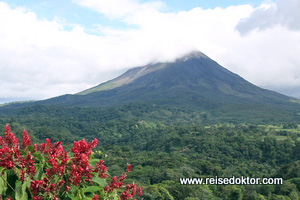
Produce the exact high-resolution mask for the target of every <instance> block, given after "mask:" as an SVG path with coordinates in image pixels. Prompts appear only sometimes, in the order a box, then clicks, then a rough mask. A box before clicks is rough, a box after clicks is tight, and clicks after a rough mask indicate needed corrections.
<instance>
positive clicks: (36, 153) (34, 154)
mask: <svg viewBox="0 0 300 200" xmlns="http://www.w3.org/2000/svg"><path fill="white" fill-rule="evenodd" d="M32 155H33V156H34V157H35V158H37V159H38V160H40V161H43V160H44V157H43V156H42V155H41V154H40V153H38V152H34V153H32Z"/></svg>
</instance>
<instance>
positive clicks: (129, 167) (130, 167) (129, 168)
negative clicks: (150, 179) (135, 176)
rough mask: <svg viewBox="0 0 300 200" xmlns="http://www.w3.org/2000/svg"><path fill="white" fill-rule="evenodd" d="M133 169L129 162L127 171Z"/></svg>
mask: <svg viewBox="0 0 300 200" xmlns="http://www.w3.org/2000/svg"><path fill="white" fill-rule="evenodd" d="M131 171H132V165H131V164H127V172H131Z"/></svg>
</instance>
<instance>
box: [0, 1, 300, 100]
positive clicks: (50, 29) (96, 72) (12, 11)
mask: <svg viewBox="0 0 300 200" xmlns="http://www.w3.org/2000/svg"><path fill="white" fill-rule="evenodd" d="M299 11H300V1H299V0H274V1H272V0H153V1H152V0H64V1H61V0H51V1H49V0H47V1H46V0H45V1H43V0H26V1H23V0H5V1H1V0H0V91H1V92H0V103H5V102H10V101H17V100H39V99H46V98H50V97H55V96H59V95H63V94H74V93H77V92H80V91H82V90H85V89H87V88H90V87H93V86H95V85H98V84H100V83H102V82H105V81H107V80H110V79H112V78H114V77H116V76H118V75H120V74H122V73H123V72H125V71H126V70H128V69H130V68H132V67H137V66H143V65H146V64H148V63H150V62H164V61H172V60H174V59H176V58H177V57H179V56H182V55H184V54H186V53H188V52H190V51H192V50H199V51H201V52H203V53H205V54H206V55H207V56H209V57H210V58H212V59H214V60H215V61H217V62H218V63H219V64H221V65H222V66H224V67H225V68H227V69H229V70H230V71H232V72H234V73H237V74H238V75H240V76H242V77H243V78H245V79H246V80H248V81H250V82H251V83H253V84H255V85H258V86H260V87H262V88H266V89H270V90H275V91H277V92H280V93H283V94H286V95H289V96H293V97H296V98H300V56H299V55H300V12H299Z"/></svg>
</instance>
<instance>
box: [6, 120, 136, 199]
mask: <svg viewBox="0 0 300 200" xmlns="http://www.w3.org/2000/svg"><path fill="white" fill-rule="evenodd" d="M97 144H98V140H97V139H94V141H92V142H90V143H88V142H86V141H85V140H84V139H83V140H80V141H78V142H74V145H73V148H72V149H71V152H72V153H73V157H72V156H71V158H70V157H69V154H68V152H67V151H65V150H64V148H63V146H62V142H56V143H54V144H52V143H51V140H50V139H48V138H47V139H46V142H45V143H42V144H41V145H40V151H38V146H37V145H36V144H34V145H33V146H31V139H30V137H29V135H28V133H27V131H26V130H24V133H23V140H22V148H23V150H21V149H20V148H19V142H18V139H17V138H16V137H15V135H14V134H13V133H12V132H11V131H10V128H9V126H8V125H6V127H5V138H4V139H3V138H2V137H0V147H1V148H0V167H4V168H5V169H6V170H13V171H14V172H17V171H19V173H16V174H17V176H19V180H20V181H21V182H25V181H30V190H31V191H30V192H31V193H30V195H31V196H32V198H33V199H35V200H41V199H44V197H45V195H46V196H51V198H52V199H54V200H58V196H59V195H61V193H65V194H68V192H71V191H74V190H71V186H76V187H81V185H86V186H89V185H92V178H93V176H95V174H96V175H97V176H98V177H100V178H107V177H108V174H107V168H106V166H105V165H104V161H103V160H100V161H99V162H98V163H96V167H95V168H94V167H92V166H91V165H90V163H89V161H90V156H91V155H92V149H93V148H94V147H95V146H96V145H97ZM39 162H42V164H41V163H39ZM41 170H42V173H43V175H41V174H40V173H41ZM37 171H39V174H40V175H37ZM131 171H132V165H130V164H128V167H127V172H131ZM126 176H127V175H126V173H124V174H122V175H121V176H119V177H118V178H117V177H113V178H112V181H111V182H110V183H109V184H108V186H106V187H105V188H103V189H104V191H105V192H106V193H108V194H109V193H110V192H112V191H114V190H118V189H119V188H121V187H122V188H124V189H125V190H124V191H123V192H122V193H121V194H120V200H128V199H132V198H133V197H134V196H135V195H137V194H136V193H137V192H136V191H137V188H136V185H135V184H128V185H127V186H126V187H124V183H123V180H124V179H126ZM36 177H40V178H41V177H42V180H38V179H36ZM28 189H29V188H28ZM99 190H100V188H99ZM98 194H99V193H98ZM100 194H101V193H100ZM102 194H103V193H102ZM1 195H2V194H0V199H2V196H1ZM138 195H139V196H141V195H142V189H141V188H138ZM99 198H100V197H99V196H98V195H96V194H95V195H94V197H93V198H92V199H93V200H98V199H99ZM101 199H102V198H101Z"/></svg>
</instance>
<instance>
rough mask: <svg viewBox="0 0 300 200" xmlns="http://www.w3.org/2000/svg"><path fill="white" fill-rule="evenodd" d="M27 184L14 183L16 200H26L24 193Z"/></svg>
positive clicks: (26, 196)
mask: <svg viewBox="0 0 300 200" xmlns="http://www.w3.org/2000/svg"><path fill="white" fill-rule="evenodd" d="M26 186H27V182H24V183H22V182H21V181H19V180H17V181H16V189H15V192H16V195H15V198H16V200H28V195H27V193H26Z"/></svg>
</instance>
